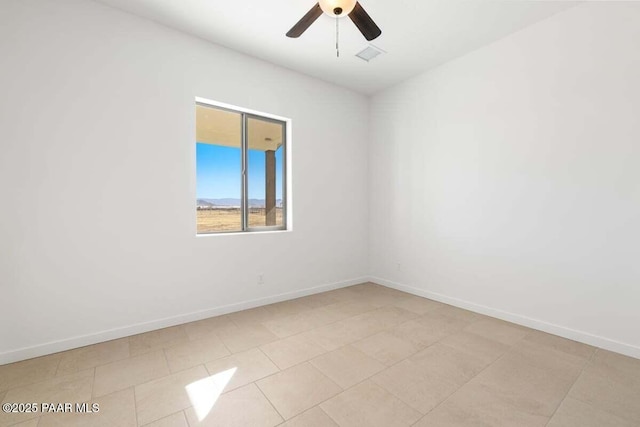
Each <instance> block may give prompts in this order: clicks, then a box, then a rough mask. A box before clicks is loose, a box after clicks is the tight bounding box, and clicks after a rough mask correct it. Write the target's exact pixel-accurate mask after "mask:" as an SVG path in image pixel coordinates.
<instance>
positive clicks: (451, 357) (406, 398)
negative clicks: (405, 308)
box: [372, 344, 486, 414]
mask: <svg viewBox="0 0 640 427" xmlns="http://www.w3.org/2000/svg"><path fill="white" fill-rule="evenodd" d="M485 366H486V364H485V363H484V362H483V361H482V360H481V359H478V358H475V357H474V356H472V355H470V354H468V353H466V352H463V351H460V350H457V349H454V348H451V347H448V346H445V345H441V344H436V345H434V346H432V347H429V348H427V349H425V350H423V351H422V352H420V353H417V354H415V355H414V356H411V357H410V358H409V359H407V360H404V361H402V362H400V363H398V364H397V365H394V366H392V367H391V368H388V369H386V370H385V371H382V372H380V373H379V374H377V375H375V376H374V377H372V381H373V382H375V383H376V384H378V385H380V386H381V387H383V388H384V389H386V390H387V391H389V392H390V393H391V394H393V395H394V396H396V397H398V398H399V399H400V400H402V401H403V402H405V403H407V404H408V405H410V406H411V407H412V408H414V409H416V410H418V411H420V412H421V413H423V414H426V413H427V412H429V411H430V410H432V409H433V408H435V407H436V406H437V405H438V404H440V403H441V402H442V401H444V400H445V399H446V398H447V397H449V396H450V395H451V394H453V393H454V392H455V391H456V390H457V389H458V388H460V387H461V386H462V385H464V384H465V383H466V382H468V381H469V380H471V378H473V376H475V375H477V374H478V373H479V372H480V371H481V370H482V369H483V368H484V367H485Z"/></svg>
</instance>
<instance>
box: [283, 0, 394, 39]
mask: <svg viewBox="0 0 640 427" xmlns="http://www.w3.org/2000/svg"><path fill="white" fill-rule="evenodd" d="M322 12H324V13H326V14H327V15H329V16H331V17H332V18H342V17H344V16H347V15H348V16H349V18H351V20H352V21H353V23H354V24H356V27H358V30H360V32H361V33H362V35H363V36H364V38H365V39H367V40H368V41H371V40H373V39H375V38H377V37H378V36H380V34H382V30H380V28H379V27H378V26H377V25H376V23H375V22H373V19H371V17H370V16H369V14H368V13H367V12H366V11H365V10H364V8H363V7H362V6H361V5H360V3H359V2H358V1H357V0H320V1H319V2H318V3H316V5H315V6H313V7H312V8H311V10H310V11H309V12H307V14H306V15H304V16H303V17H302V19H301V20H300V21H298V23H297V24H296V25H294V26H293V28H291V29H290V30H289V32H288V33H287V37H292V38H297V37H300V36H301V35H302V33H304V32H305V31H306V30H307V28H309V27H310V26H311V24H313V23H314V22H315V21H316V19H318V18H319V17H320V15H322ZM336 24H337V22H336Z"/></svg>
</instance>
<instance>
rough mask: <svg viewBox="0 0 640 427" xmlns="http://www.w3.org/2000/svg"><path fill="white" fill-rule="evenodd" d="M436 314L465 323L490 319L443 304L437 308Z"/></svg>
mask: <svg viewBox="0 0 640 427" xmlns="http://www.w3.org/2000/svg"><path fill="white" fill-rule="evenodd" d="M434 311H436V310H434ZM437 313H438V314H440V315H444V316H448V317H451V318H453V319H457V320H462V321H465V322H467V323H472V322H477V321H479V320H482V319H491V317H488V316H484V315H482V314H479V313H474V312H473V311H469V310H465V309H462V308H458V307H454V306H452V305H447V304H443V305H442V307H440V308H438V309H437Z"/></svg>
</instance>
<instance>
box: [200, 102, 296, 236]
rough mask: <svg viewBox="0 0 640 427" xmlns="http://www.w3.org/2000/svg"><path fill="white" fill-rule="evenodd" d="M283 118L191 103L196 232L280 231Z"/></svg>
mask: <svg viewBox="0 0 640 427" xmlns="http://www.w3.org/2000/svg"><path fill="white" fill-rule="evenodd" d="M286 140H287V122H286V121H285V120H278V119H274V118H270V117H264V116H261V115H258V114H253V113H248V112H243V111H236V110H233V109H228V108H226V107H225V108H223V107H219V106H215V105H210V104H208V103H204V102H197V103H196V187H197V188H196V194H197V206H196V213H197V222H196V223H197V232H198V234H211V233H225V232H243V231H266V230H284V229H286V224H287V219H286V206H287V204H286V202H287V200H286V167H285V162H286Z"/></svg>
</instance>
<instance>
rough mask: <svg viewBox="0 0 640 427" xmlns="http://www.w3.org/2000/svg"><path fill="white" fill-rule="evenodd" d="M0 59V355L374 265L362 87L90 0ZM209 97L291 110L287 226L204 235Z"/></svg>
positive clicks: (51, 8)
mask: <svg viewBox="0 0 640 427" xmlns="http://www.w3.org/2000/svg"><path fill="white" fill-rule="evenodd" d="M0 61H1V64H0V198H1V201H0V203H1V209H0V236H1V237H0V293H1V296H0V324H2V325H3V326H2V328H0V364H1V363H6V362H9V361H12V360H17V359H21V358H27V357H31V356H35V355H39V354H44V353H48V352H52V351H57V350H61V349H65V348H71V347H75V346H78V345H83V344H88V343H91V342H95V341H100V340H103V339H108V338H113V337H117V336H125V335H129V334H131V333H134V332H140V331H144V330H150V329H155V328H158V327H161V326H167V325H170V324H176V323H180V322H182V321H185V320H192V319H194V318H198V317H206V316H208V315H211V314H216V313H221V312H223V311H228V310H235V309H239V308H242V307H247V306H249V305H251V304H254V305H255V304H260V303H265V302H268V301H274V300H278V299H283V298H291V297H292V296H293V295H295V294H302V293H305V292H314V291H319V289H315V290H309V289H310V288H314V287H318V286H324V285H329V287H330V286H341V285H345V284H347V283H353V282H357V281H359V280H362V277H363V276H365V275H366V274H367V247H366V243H367V236H366V234H367V223H368V220H367V194H366V189H367V161H368V160H367V158H366V156H364V155H363V153H364V152H365V150H366V144H367V140H366V136H367V120H368V116H367V115H368V103H367V99H366V98H365V97H364V96H360V95H357V94H355V93H352V92H349V91H347V90H346V89H342V88H338V87H335V86H332V85H329V84H326V83H323V82H320V81H317V80H314V79H311V78H308V77H305V76H302V75H300V74H297V73H294V72H291V71H288V70H284V69H282V68H278V67H276V66H273V65H270V64H267V63H265V62H261V61H258V60H254V59H251V58H249V57H246V56H243V55H241V54H237V53H234V52H232V51H229V50H226V49H224V48H221V47H216V46H214V45H211V44H209V43H206V42H204V41H201V40H199V39H196V38H192V37H189V36H186V35H182V34H181V33H178V32H175V31H172V30H170V29H168V28H165V27H162V26H159V25H156V24H154V23H152V22H150V21H146V20H143V19H140V18H137V17H134V16H132V15H128V14H125V13H122V12H119V11H117V10H115V9H111V8H109V7H106V6H103V5H100V4H98V3H94V2H91V1H86V0H56V1H51V0H4V1H2V2H1V4H0ZM196 96H200V97H204V98H208V99H213V100H217V101H221V102H226V103H229V104H233V105H238V106H242V107H245V108H250V109H254V110H258V111H264V112H268V113H271V114H276V115H280V116H284V117H288V118H291V119H292V120H293V137H294V140H293V147H292V154H293V177H292V182H293V196H294V201H293V209H294V217H293V221H294V229H293V231H292V232H285V233H282V232H281V233H270V234H252V235H230V236H217V237H199V238H196V236H195V234H196V228H195V198H196V194H195V144H194V126H195V123H194V120H195V118H194V99H195V97H196ZM345 117H349V120H344V118H345ZM331 123H340V125H339V126H338V127H335V128H334V127H332V126H328V124H331ZM259 273H264V278H265V282H266V283H265V284H264V285H261V286H259V285H257V275H258V274H259ZM283 293H294V294H288V295H285V296H279V295H280V294H283ZM260 298H266V299H263V300H260V301H254V302H253V303H251V302H249V303H247V301H252V300H256V299H260ZM238 303H240V305H235V306H233V307H226V308H225V306H228V305H230V304H238ZM243 303H246V304H244V305H243ZM220 307H223V308H222V309H220V310H216V309H218V308H220ZM202 310H205V312H200V311H202ZM207 310H208V311H207ZM198 312H200V313H198ZM145 322H151V323H145Z"/></svg>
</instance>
